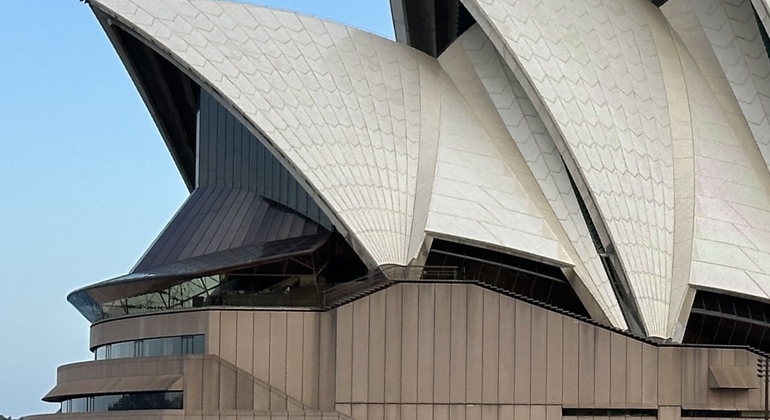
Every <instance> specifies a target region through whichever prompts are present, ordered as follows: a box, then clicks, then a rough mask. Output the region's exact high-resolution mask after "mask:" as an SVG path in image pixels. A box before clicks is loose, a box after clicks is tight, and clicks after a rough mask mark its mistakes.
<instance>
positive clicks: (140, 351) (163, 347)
mask: <svg viewBox="0 0 770 420" xmlns="http://www.w3.org/2000/svg"><path fill="white" fill-rule="evenodd" d="M205 351H206V339H205V336H204V335H203V334H197V335H185V336H177V337H162V338H149V339H146V340H136V341H124V342H120V343H113V344H106V345H104V346H101V347H97V348H96V350H95V351H94V354H95V357H96V360H107V359H120V358H124V357H153V356H171V355H176V354H203V353H205Z"/></svg>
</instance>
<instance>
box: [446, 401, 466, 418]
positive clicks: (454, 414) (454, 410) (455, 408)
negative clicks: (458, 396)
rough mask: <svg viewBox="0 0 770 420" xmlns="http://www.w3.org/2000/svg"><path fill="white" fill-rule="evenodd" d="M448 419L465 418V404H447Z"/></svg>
mask: <svg viewBox="0 0 770 420" xmlns="http://www.w3.org/2000/svg"><path fill="white" fill-rule="evenodd" d="M449 420H466V417H465V406H464V405H461V404H452V405H450V406H449Z"/></svg>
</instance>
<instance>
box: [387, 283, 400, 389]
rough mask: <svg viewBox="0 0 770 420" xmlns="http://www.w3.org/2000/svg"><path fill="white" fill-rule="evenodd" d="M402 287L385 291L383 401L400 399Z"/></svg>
mask: <svg viewBox="0 0 770 420" xmlns="http://www.w3.org/2000/svg"><path fill="white" fill-rule="evenodd" d="M401 293H402V289H401V287H400V286H394V287H389V288H388V289H386V291H385V300H386V303H385V318H386V319H385V401H386V402H389V403H396V402H399V401H401V311H402V309H403V307H402V299H401Z"/></svg>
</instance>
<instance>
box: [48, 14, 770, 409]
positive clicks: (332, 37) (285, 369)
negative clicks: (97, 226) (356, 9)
mask: <svg viewBox="0 0 770 420" xmlns="http://www.w3.org/2000/svg"><path fill="white" fill-rule="evenodd" d="M383 1H384V0H383ZM90 7H91V8H92V9H93V12H94V13H95V15H96V17H97V19H98V21H99V22H100V23H101V25H102V26H103V28H104V31H105V32H106V35H107V37H108V38H109V40H110V41H111V43H112V44H113V46H114V47H115V50H116V51H117V54H118V55H119V56H120V58H121V60H122V61H123V63H124V65H125V67H126V69H127V70H128V74H129V75H130V77H131V78H132V79H133V81H134V83H135V85H136V87H137V89H138V90H139V93H140V94H141V96H142V98H143V100H144V102H145V104H146V105H147V108H148V110H149V112H150V114H151V115H152V117H153V119H154V121H155V123H156V124H157V127H158V130H159V131H160V133H161V134H162V137H163V139H164V140H165V142H166V145H167V146H168V149H169V151H170V154H171V156H172V158H173V159H174V162H175V163H176V165H177V167H178V169H179V172H180V174H181V176H182V178H183V179H184V182H185V183H186V185H187V187H188V188H189V191H190V195H189V198H187V200H186V201H185V203H184V204H183V205H182V206H181V208H180V209H179V211H178V212H177V214H176V215H175V216H174V217H173V219H172V220H171V221H170V222H169V223H168V225H167V227H166V228H165V230H163V231H162V232H161V233H160V234H159V235H158V237H157V239H156V240H155V242H154V243H152V244H151V245H150V247H149V249H148V250H147V251H146V253H145V254H144V255H143V256H142V257H141V259H140V260H139V261H138V262H137V264H136V266H135V267H134V268H133V269H132V270H131V271H130V272H129V273H127V274H126V275H125V276H122V277H118V278H114V279H108V280H104V281H101V282H98V283H94V284H92V285H89V286H86V287H83V288H82V289H79V290H76V291H74V292H72V293H71V294H70V295H69V297H68V300H69V301H70V302H71V303H72V304H73V305H74V306H75V307H76V308H77V310H78V311H79V312H80V313H82V315H83V316H84V317H86V318H87V319H88V320H89V321H90V322H91V323H92V326H91V332H90V348H91V350H92V351H93V353H94V360H92V361H88V362H82V363H74V364H69V365H65V366H61V367H60V368H59V369H58V373H57V383H56V385H55V386H54V387H53V389H51V390H50V392H49V393H48V394H47V395H45V396H44V397H43V399H44V400H45V401H48V402H53V403H57V404H60V409H59V410H58V412H57V413H55V414H49V415H43V416H36V417H34V418H36V419H40V420H43V419H49V418H50V419H59V418H61V419H96V418H105V419H137V418H147V419H157V420H161V419H196V420H209V419H232V420H242V419H251V420H268V419H281V420H299V419H318V420H322V419H323V420H330V419H335V420H343V419H344V420H351V419H355V420H369V419H371V420H386V419H388V420H390V419H404V420H417V419H420V420H422V419H432V420H443V419H447V420H450V419H451V420H455V419H457V420H465V419H467V420H471V419H483V420H490V419H501V420H502V419H516V420H561V419H564V420H581V419H591V420H601V419H611V418H632V419H641V418H643V417H649V418H659V419H662V420H680V419H682V418H734V417H752V416H761V412H762V410H764V409H765V406H764V397H765V388H764V386H763V382H762V381H760V380H759V378H758V377H757V367H756V366H757V362H758V361H762V360H764V357H765V353H764V352H768V351H770V170H769V169H768V166H769V164H770V119H769V118H768V117H769V116H770V59H769V58H768V51H770V38H769V37H768V28H770V2H768V0H668V1H665V0H653V1H650V0H391V8H392V13H393V23H394V27H395V33H396V41H392V40H389V39H385V38H382V37H379V36H375V35H372V34H370V33H367V32H363V31H361V30H357V29H353V28H348V27H345V26H342V25H339V24H336V23H331V22H327V21H323V20H320V19H317V18H313V17H309V16H304V15H299V14H295V13H291V12H286V11H277V10H271V9H268V8H264V7H259V6H254V5H249V4H240V3H230V2H224V1H215V0H91V1H90Z"/></svg>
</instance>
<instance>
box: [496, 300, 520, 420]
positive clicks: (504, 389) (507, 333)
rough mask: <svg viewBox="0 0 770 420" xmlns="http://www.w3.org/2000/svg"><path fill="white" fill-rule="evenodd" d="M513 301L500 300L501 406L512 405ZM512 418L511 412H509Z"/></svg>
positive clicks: (514, 307)
mask: <svg viewBox="0 0 770 420" xmlns="http://www.w3.org/2000/svg"><path fill="white" fill-rule="evenodd" d="M515 302H516V301H515V300H514V299H511V298H509V297H505V296H503V297H501V298H500V379H499V385H498V386H499V390H498V398H500V403H501V404H513V401H514V400H513V392H514V351H515V348H516V341H515V339H514V320H515V318H516V304H515ZM511 416H513V412H511Z"/></svg>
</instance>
